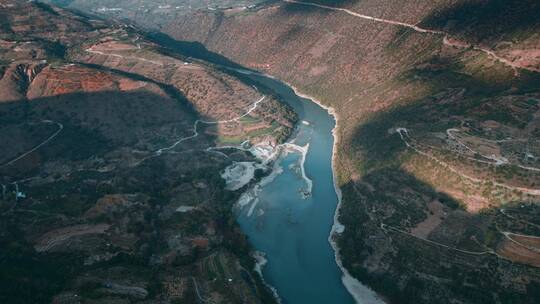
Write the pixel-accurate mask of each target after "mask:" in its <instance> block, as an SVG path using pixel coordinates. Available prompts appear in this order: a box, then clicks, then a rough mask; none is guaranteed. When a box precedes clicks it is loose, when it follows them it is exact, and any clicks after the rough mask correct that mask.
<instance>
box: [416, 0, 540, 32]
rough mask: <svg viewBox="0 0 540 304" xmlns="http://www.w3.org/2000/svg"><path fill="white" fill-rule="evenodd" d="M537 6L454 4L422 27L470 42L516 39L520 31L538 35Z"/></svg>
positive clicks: (531, 2)
mask: <svg viewBox="0 0 540 304" xmlns="http://www.w3.org/2000/svg"><path fill="white" fill-rule="evenodd" d="M539 16H540V2H538V1H537V0H507V1H501V0H486V1H478V0H476V1H466V2H458V3H457V4H456V5H454V6H452V7H450V8H447V9H445V10H442V11H439V12H435V13H433V14H432V15H430V16H428V17H426V18H425V19H424V20H423V21H422V26H424V27H428V28H436V29H444V30H446V31H448V32H450V33H452V34H458V35H463V36H465V37H466V38H467V39H468V40H470V41H471V42H480V41H484V40H498V39H501V38H504V39H508V40H511V39H516V38H517V39H519V37H520V33H521V32H523V31H529V32H530V31H538V29H539V27H540V18H539Z"/></svg>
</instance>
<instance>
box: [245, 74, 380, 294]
mask: <svg viewBox="0 0 540 304" xmlns="http://www.w3.org/2000/svg"><path fill="white" fill-rule="evenodd" d="M249 78H251V79H252V80H254V81H255V82H257V83H259V84H262V85H263V86H265V87H267V88H270V89H271V90H272V91H274V92H275V93H277V94H278V95H280V97H281V99H282V100H283V101H285V102H286V103H288V104H289V105H290V106H292V107H293V108H294V110H295V111H296V113H298V116H299V121H300V123H299V124H298V126H297V128H296V131H295V133H294V134H293V136H292V138H291V139H290V140H289V142H290V143H292V144H294V145H296V146H304V147H305V146H306V145H308V144H309V149H308V152H307V154H306V156H305V163H304V168H305V173H306V175H307V177H308V178H309V179H310V180H312V183H313V184H312V194H311V195H309V196H307V197H306V196H305V195H304V191H305V190H307V189H308V188H309V185H308V184H309V183H308V182H307V181H306V180H305V179H304V178H303V177H302V174H301V165H302V153H300V152H292V153H287V154H285V155H283V156H281V157H280V158H279V159H278V160H277V161H276V166H277V168H276V169H277V170H276V171H277V172H281V173H280V174H278V175H277V176H276V177H275V178H274V179H273V180H271V181H270V182H268V183H266V184H265V185H263V186H262V187H260V191H258V193H257V196H256V198H254V199H252V200H251V201H250V202H249V203H247V204H246V205H244V206H243V207H241V208H240V210H239V211H238V222H239V224H240V226H241V228H242V230H243V232H244V233H245V234H246V235H247V236H248V238H249V240H250V242H251V243H252V245H253V246H254V247H255V248H256V250H258V251H260V252H263V253H264V255H265V258H266V261H267V262H266V264H265V265H264V267H263V269H262V274H263V277H264V279H265V281H266V282H267V283H268V284H269V285H271V286H272V287H274V288H275V289H276V291H277V294H278V295H279V297H280V299H281V301H282V302H283V303H291V304H294V303H354V302H355V300H354V298H353V297H352V295H351V294H350V293H349V292H348V291H347V288H346V287H345V286H344V283H343V281H342V278H343V273H342V271H341V269H340V268H339V267H338V265H337V263H336V260H335V254H334V250H333V249H332V247H331V245H330V243H329V241H328V237H329V235H330V233H331V230H332V226H333V224H334V213H335V211H336V208H337V204H338V196H337V194H336V191H335V188H334V180H333V178H334V177H333V172H332V149H333V141H334V138H333V136H332V130H333V129H334V127H335V126H336V121H335V120H334V118H333V117H332V116H331V115H329V113H328V112H327V111H326V110H325V109H323V108H321V107H320V106H319V105H317V104H316V103H314V102H312V101H311V100H309V99H305V98H301V97H299V96H297V95H296V94H295V93H294V91H293V90H292V89H291V88H290V87H288V86H286V85H285V84H283V83H281V82H279V81H277V80H274V79H272V78H269V77H265V76H262V75H258V74H250V75H249ZM363 288H365V287H363ZM371 298H375V296H374V294H373V293H372V292H371V291H369V290H367V288H366V301H365V303H372V302H374V301H373V300H372V299H371ZM357 301H358V297H357ZM360 302H364V301H360Z"/></svg>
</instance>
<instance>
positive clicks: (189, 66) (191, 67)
mask: <svg viewBox="0 0 540 304" xmlns="http://www.w3.org/2000/svg"><path fill="white" fill-rule="evenodd" d="M140 49H141V48H140V45H139V44H138V45H137V47H133V48H131V49H127V48H126V49H119V50H118V49H116V50H115V49H101V50H100V51H96V50H94V49H92V47H90V48H88V49H86V50H85V51H86V52H87V53H90V54H94V55H101V56H112V57H116V58H121V59H132V60H137V61H143V62H147V63H151V64H154V65H157V66H160V67H163V66H165V63H163V62H161V61H157V60H150V59H146V58H142V57H136V56H124V55H120V54H116V53H112V52H113V51H129V50H140ZM104 51H111V53H107V52H104ZM176 68H178V69H184V70H202V68H201V67H199V66H196V65H192V64H191V63H188V62H184V64H183V65H179V64H176Z"/></svg>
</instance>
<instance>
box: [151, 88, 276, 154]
mask: <svg viewBox="0 0 540 304" xmlns="http://www.w3.org/2000/svg"><path fill="white" fill-rule="evenodd" d="M265 99H266V96H263V97H261V98H260V99H259V100H257V101H255V102H254V103H253V104H252V105H251V107H250V108H249V109H248V110H247V111H246V112H245V113H244V114H242V115H240V116H238V117H235V118H232V119H228V120H215V121H208V120H201V119H197V120H196V121H195V122H194V123H193V135H190V136H186V137H183V138H180V139H179V140H178V141H176V142H175V143H173V144H172V145H170V146H169V147H166V148H161V149H159V150H157V151H155V153H156V154H157V155H160V154H161V153H163V152H164V151H169V150H172V149H174V148H175V147H176V146H178V145H179V144H181V143H182V142H184V141H186V140H190V139H193V138H195V137H197V136H199V131H198V128H197V127H198V125H199V124H200V123H201V124H205V125H216V124H222V123H231V122H236V121H239V120H240V119H242V118H244V117H246V116H248V115H249V114H251V112H253V111H255V109H257V107H258V106H259V104H260V103H261V102H263V101H264V100H265Z"/></svg>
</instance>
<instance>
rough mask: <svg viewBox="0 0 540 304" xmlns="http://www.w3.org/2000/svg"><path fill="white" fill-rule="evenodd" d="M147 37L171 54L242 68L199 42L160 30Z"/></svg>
mask: <svg viewBox="0 0 540 304" xmlns="http://www.w3.org/2000/svg"><path fill="white" fill-rule="evenodd" d="M147 38H148V39H151V40H153V41H154V42H156V43H158V44H160V45H161V46H164V47H166V48H168V49H169V50H170V51H171V52H172V53H173V54H179V55H182V56H185V57H192V58H195V59H199V60H204V61H207V62H210V63H213V64H217V65H223V66H227V67H231V68H243V67H242V66H241V65H239V64H237V63H235V62H233V61H231V60H229V59H228V58H226V57H225V56H222V55H220V54H217V53H214V52H211V51H209V50H208V49H207V48H206V47H205V46H204V45H203V44H201V43H200V42H191V41H180V40H175V39H174V38H171V37H170V36H169V35H167V34H164V33H160V32H154V33H151V34H149V35H147Z"/></svg>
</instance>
